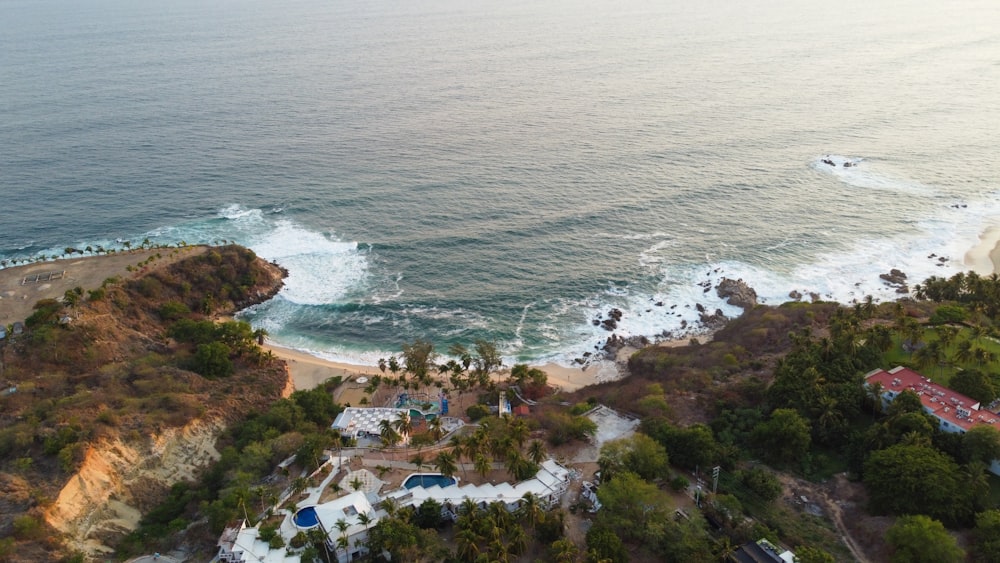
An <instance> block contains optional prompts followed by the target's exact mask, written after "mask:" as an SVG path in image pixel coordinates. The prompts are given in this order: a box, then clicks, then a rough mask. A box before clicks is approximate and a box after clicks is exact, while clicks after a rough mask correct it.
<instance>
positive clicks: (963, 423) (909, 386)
mask: <svg viewBox="0 0 1000 563" xmlns="http://www.w3.org/2000/svg"><path fill="white" fill-rule="evenodd" d="M876 385H878V386H881V392H880V395H881V396H882V405H883V406H886V405H888V404H889V403H891V402H892V401H893V400H895V399H896V397H898V396H899V394H900V393H902V392H903V391H912V392H913V393H915V394H916V395H917V397H919V398H920V404H921V405H922V406H923V408H924V412H926V413H927V414H929V415H931V416H933V417H934V418H935V419H937V421H938V427H939V428H940V429H941V430H942V431H944V432H951V433H959V434H964V433H965V432H967V431H968V430H969V429H970V428H973V427H975V426H991V427H993V428H996V429H997V430H1000V414H997V413H995V412H992V411H990V410H987V409H984V408H981V405H980V404H979V401H977V400H975V399H972V398H970V397H966V396H965V395H963V394H961V393H958V392H956V391H952V390H951V389H948V388H947V387H944V386H942V385H938V384H937V383H934V382H933V381H931V380H930V379H929V378H926V377H924V376H923V375H920V374H919V373H917V372H915V371H913V370H912V369H909V368H905V367H902V366H899V367H895V368H892V369H891V370H889V371H886V370H883V369H876V370H872V371H870V372H868V373H866V374H865V387H866V388H868V389H871V388H872V387H873V386H876ZM990 472H991V473H993V474H996V475H1000V460H993V463H992V464H991V465H990Z"/></svg>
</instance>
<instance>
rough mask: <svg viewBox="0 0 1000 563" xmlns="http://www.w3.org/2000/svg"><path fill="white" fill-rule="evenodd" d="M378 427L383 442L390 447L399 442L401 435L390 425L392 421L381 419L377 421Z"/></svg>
mask: <svg viewBox="0 0 1000 563" xmlns="http://www.w3.org/2000/svg"><path fill="white" fill-rule="evenodd" d="M378 427H379V437H381V438H382V443H383V444H385V445H386V446H390V447H391V446H395V445H396V444H398V443H399V441H400V439H401V438H402V437H401V436H400V435H399V433H398V432H396V430H395V429H394V428H393V427H392V421H390V420H382V421H380V422H379V423H378Z"/></svg>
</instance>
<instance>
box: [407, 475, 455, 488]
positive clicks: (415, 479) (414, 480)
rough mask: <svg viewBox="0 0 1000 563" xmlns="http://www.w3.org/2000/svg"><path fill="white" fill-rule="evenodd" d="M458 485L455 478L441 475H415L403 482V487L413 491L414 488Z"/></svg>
mask: <svg viewBox="0 0 1000 563" xmlns="http://www.w3.org/2000/svg"><path fill="white" fill-rule="evenodd" d="M455 483H458V480H457V479H455V478H454V477H445V476H444V475H441V474H440V473H414V474H413V475H410V476H409V477H407V478H406V481H403V486H404V487H406V488H407V489H412V488H414V487H424V488H427V487H433V486H434V485H438V486H439V487H441V488H444V487H450V486H451V485H454V484H455Z"/></svg>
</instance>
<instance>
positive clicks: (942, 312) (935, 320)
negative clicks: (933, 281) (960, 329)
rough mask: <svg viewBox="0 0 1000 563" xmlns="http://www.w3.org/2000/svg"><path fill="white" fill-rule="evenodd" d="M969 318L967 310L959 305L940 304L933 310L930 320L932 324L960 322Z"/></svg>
mask: <svg viewBox="0 0 1000 563" xmlns="http://www.w3.org/2000/svg"><path fill="white" fill-rule="evenodd" d="M968 318H969V312H968V311H966V310H965V307H962V306H961V305H942V306H940V307H938V308H937V309H935V310H934V314H933V315H931V318H930V322H931V324H934V325H940V324H948V323H961V322H965V321H966V320H967V319H968Z"/></svg>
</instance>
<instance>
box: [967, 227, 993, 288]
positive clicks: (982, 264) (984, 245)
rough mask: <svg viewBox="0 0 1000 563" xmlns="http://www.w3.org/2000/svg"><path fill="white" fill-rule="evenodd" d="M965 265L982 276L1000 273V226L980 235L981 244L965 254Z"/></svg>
mask: <svg viewBox="0 0 1000 563" xmlns="http://www.w3.org/2000/svg"><path fill="white" fill-rule="evenodd" d="M965 265H966V266H968V267H969V269H971V270H973V271H974V272H976V273H977V274H979V275H981V276H987V275H990V274H993V273H1000V226H998V227H990V228H988V229H986V230H985V231H983V233H982V234H981V235H979V244H977V245H976V246H974V247H972V248H971V249H970V250H969V251H968V252H966V253H965Z"/></svg>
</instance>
